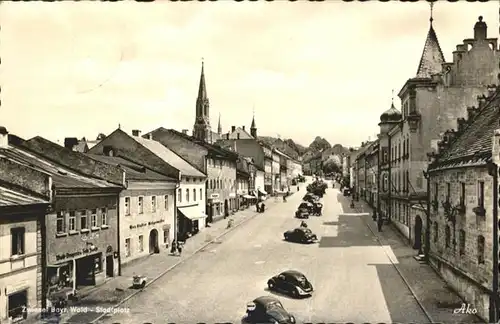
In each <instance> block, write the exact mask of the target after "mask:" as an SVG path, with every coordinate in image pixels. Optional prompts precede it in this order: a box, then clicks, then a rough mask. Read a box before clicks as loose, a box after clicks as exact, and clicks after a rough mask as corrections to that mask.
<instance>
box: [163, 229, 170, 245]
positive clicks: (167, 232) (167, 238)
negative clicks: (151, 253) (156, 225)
mask: <svg viewBox="0 0 500 324" xmlns="http://www.w3.org/2000/svg"><path fill="white" fill-rule="evenodd" d="M169 243H170V230H164V231H163V244H169Z"/></svg>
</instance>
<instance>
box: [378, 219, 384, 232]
mask: <svg viewBox="0 0 500 324" xmlns="http://www.w3.org/2000/svg"><path fill="white" fill-rule="evenodd" d="M383 222H384V221H383V220H382V215H379V216H378V219H377V228H378V231H379V232H382V225H383Z"/></svg>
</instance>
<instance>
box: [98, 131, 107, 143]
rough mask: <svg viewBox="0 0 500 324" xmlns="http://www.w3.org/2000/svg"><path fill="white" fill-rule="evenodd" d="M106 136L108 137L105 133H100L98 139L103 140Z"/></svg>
mask: <svg viewBox="0 0 500 324" xmlns="http://www.w3.org/2000/svg"><path fill="white" fill-rule="evenodd" d="M105 138H106V135H104V134H103V133H99V135H97V138H96V140H98V141H102V140H103V139H105Z"/></svg>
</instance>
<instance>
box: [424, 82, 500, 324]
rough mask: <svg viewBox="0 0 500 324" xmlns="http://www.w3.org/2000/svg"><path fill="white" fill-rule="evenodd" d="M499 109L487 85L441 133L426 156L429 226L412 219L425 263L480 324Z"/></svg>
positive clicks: (498, 159)
mask: <svg viewBox="0 0 500 324" xmlns="http://www.w3.org/2000/svg"><path fill="white" fill-rule="evenodd" d="M483 99H484V100H483ZM499 108H500V91H499V90H498V88H497V87H496V86H490V91H489V94H488V96H487V97H485V98H481V99H480V100H479V102H478V108H477V109H475V110H474V111H470V114H469V117H468V118H467V119H466V120H462V119H458V121H457V122H458V125H459V127H458V129H457V130H450V131H448V132H445V134H444V135H443V138H442V140H441V141H439V143H438V145H437V146H438V149H437V150H436V151H434V152H431V153H430V154H429V157H430V159H431V163H430V165H429V168H428V170H427V176H428V179H429V180H428V181H429V189H430V190H429V205H430V206H429V210H430V215H429V223H427V221H426V218H425V217H419V218H417V222H419V223H420V224H421V225H420V227H423V228H424V230H423V231H422V232H423V233H422V235H423V237H424V240H423V241H424V243H425V244H424V246H425V247H427V248H426V249H425V250H426V252H427V255H428V257H429V261H430V264H431V265H432V266H433V267H434V268H435V269H436V271H437V272H438V273H439V274H440V275H441V276H442V277H443V278H444V279H445V280H446V282H447V283H448V284H449V285H450V286H451V287H452V288H453V289H454V290H456V291H457V292H458V293H459V294H460V295H461V297H462V298H463V299H464V300H465V301H466V302H468V303H470V304H472V305H474V308H475V309H477V311H478V315H479V316H480V317H481V318H483V319H484V320H485V321H488V319H489V318H490V317H489V316H488V314H489V310H490V298H492V296H493V290H492V289H493V281H492V280H493V271H498V269H499V265H498V264H493V253H494V251H493V244H494V243H493V242H494V240H497V241H498V240H499V237H494V236H493V228H494V227H495V226H498V224H495V222H494V214H495V210H497V209H498V208H499V207H500V206H498V205H497V204H498V203H497V202H496V201H494V198H493V197H495V195H496V194H498V191H497V190H498V188H495V182H496V186H498V181H495V177H496V178H497V179H498V171H499V170H498V167H499V166H500V145H499V143H500V129H498V120H499V117H500V114H499V111H500V110H499ZM495 191H497V192H495ZM426 234H427V235H426ZM426 244H427V245H428V246H426Z"/></svg>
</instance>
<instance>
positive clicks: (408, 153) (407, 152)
mask: <svg viewBox="0 0 500 324" xmlns="http://www.w3.org/2000/svg"><path fill="white" fill-rule="evenodd" d="M406 155H407V156H408V157H409V156H410V139H409V138H407V139H406Z"/></svg>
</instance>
